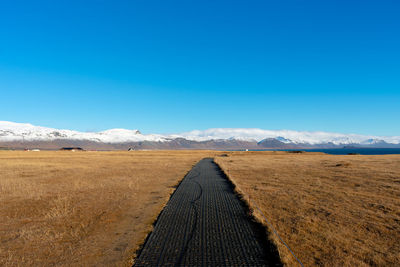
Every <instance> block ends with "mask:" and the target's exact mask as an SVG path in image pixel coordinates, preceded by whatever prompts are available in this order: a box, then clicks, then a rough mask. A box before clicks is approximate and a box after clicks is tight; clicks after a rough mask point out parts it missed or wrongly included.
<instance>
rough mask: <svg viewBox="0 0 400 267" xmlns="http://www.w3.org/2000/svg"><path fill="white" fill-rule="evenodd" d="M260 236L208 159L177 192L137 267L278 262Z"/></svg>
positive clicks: (266, 264) (240, 264)
mask: <svg viewBox="0 0 400 267" xmlns="http://www.w3.org/2000/svg"><path fill="white" fill-rule="evenodd" d="M264 238H265V237H264ZM259 240H260V239H259V236H257V234H256V226H255V224H254V223H252V222H251V221H250V219H249V218H248V216H246V209H245V208H244V206H243V204H242V203H241V201H240V200H239V199H238V198H237V196H236V195H235V194H234V192H233V189H232V186H231V184H230V183H229V182H228V181H227V179H226V178H225V177H224V175H223V174H222V172H221V170H220V168H219V167H218V166H217V165H216V164H215V163H214V162H213V160H212V159H209V158H207V159H203V160H201V161H200V162H199V163H198V164H197V165H196V166H195V167H193V169H192V170H191V171H190V172H189V173H188V174H187V175H186V177H185V178H184V179H183V181H182V182H181V184H180V185H179V186H178V188H177V189H176V191H175V193H174V194H173V195H172V196H171V199H170V200H169V202H168V204H167V206H166V207H165V208H164V210H163V211H162V213H161V214H160V216H159V218H158V220H157V223H156V225H155V227H154V231H153V232H152V233H151V234H150V236H149V238H148V239H147V241H146V243H145V245H144V247H143V249H142V251H141V252H140V255H139V257H138V258H137V259H136V263H135V265H134V266H274V265H276V262H278V261H279V259H277V258H276V257H277V256H276V254H273V253H269V252H268V249H269V248H268V245H266V244H265V243H264V244H263V243H262V242H260V241H259ZM264 240H265V239H264ZM269 254H271V255H273V256H272V257H271V256H269ZM268 262H269V264H268ZM271 262H274V263H271Z"/></svg>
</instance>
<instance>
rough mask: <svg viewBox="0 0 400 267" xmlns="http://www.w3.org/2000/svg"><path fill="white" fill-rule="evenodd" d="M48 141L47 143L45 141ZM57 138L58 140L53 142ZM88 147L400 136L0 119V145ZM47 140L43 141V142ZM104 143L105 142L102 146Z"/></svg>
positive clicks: (346, 141)
mask: <svg viewBox="0 0 400 267" xmlns="http://www.w3.org/2000/svg"><path fill="white" fill-rule="evenodd" d="M49 142H52V143H51V144H52V145H51V146H50V145H48V144H49ZM57 142H58V143H57ZM88 143H90V146H91V147H104V148H113V149H117V148H121V149H122V148H124V146H122V145H121V144H129V145H135V146H140V147H142V148H170V149H178V148H220V149H224V148H254V149H256V148H266V147H271V148H272V147H273V148H279V147H282V148H288V147H304V148H305V147H318V146H320V147H335V146H346V145H350V146H354V145H356V146H375V147H378V146H381V147H388V146H396V147H400V136H367V135H357V134H340V133H329V132H306V131H291V130H262V129H241V128H215V129H208V130H203V131H200V130H194V131H191V132H185V133H180V134H169V135H161V134H142V133H141V132H140V131H138V130H126V129H111V130H106V131H102V132H79V131H72V130H59V129H54V128H47V127H40V126H34V125H32V124H29V123H15V122H7V121H0V145H1V146H4V145H5V144H6V145H7V144H12V145H13V146H14V147H23V146H26V145H27V144H35V145H37V146H42V145H43V146H44V147H47V148H48V147H51V148H56V147H57V145H61V144H62V145H67V144H80V145H85V144H86V145H87V144H88ZM45 144H47V145H45ZM105 144H108V146H105Z"/></svg>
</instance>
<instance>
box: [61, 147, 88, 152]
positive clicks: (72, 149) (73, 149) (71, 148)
mask: <svg viewBox="0 0 400 267" xmlns="http://www.w3.org/2000/svg"><path fill="white" fill-rule="evenodd" d="M60 150H65V151H76V150H78V151H84V149H83V148H81V147H62V148H61V149H60Z"/></svg>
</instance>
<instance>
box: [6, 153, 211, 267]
mask: <svg viewBox="0 0 400 267" xmlns="http://www.w3.org/2000/svg"><path fill="white" fill-rule="evenodd" d="M212 154H213V153H212V152H206V151H179V152H173V151H164V152H163V151H158V152H151V151H148V152H144V151H138V152H75V153H73V152H61V151H57V152H43V151H42V152H5V151H0V170H1V172H0V203H1V205H0V218H1V220H0V266H32V265H35V266H55V265H57V266H94V265H96V266H105V265H107V266H130V265H131V264H132V261H133V258H134V252H135V251H136V250H137V248H138V246H139V245H140V243H142V242H143V241H144V238H145V237H146V235H147V233H148V232H149V231H151V229H152V223H153V222H154V220H155V219H156V217H157V215H158V214H159V212H160V211H161V209H162V207H163V205H165V203H166V202H167V200H168V198H169V195H170V194H171V193H172V192H173V190H174V186H175V185H177V184H178V182H179V181H180V180H181V179H182V178H183V177H184V175H185V174H186V173H187V172H188V171H189V170H190V169H191V167H192V166H193V165H194V164H195V163H196V162H197V161H198V160H200V159H201V158H203V157H205V156H210V155H212Z"/></svg>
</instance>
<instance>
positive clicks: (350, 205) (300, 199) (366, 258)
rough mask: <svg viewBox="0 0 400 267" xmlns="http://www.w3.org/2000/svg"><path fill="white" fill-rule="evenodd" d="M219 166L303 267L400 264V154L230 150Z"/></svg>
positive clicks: (288, 258) (282, 250) (285, 255)
mask: <svg viewBox="0 0 400 267" xmlns="http://www.w3.org/2000/svg"><path fill="white" fill-rule="evenodd" d="M216 162H217V163H218V164H219V165H220V166H221V167H222V169H223V170H224V171H225V173H226V174H227V175H228V176H229V177H230V179H231V180H232V181H233V182H234V183H235V185H236V186H237V188H238V190H239V191H241V192H242V193H243V194H244V197H245V198H246V197H247V195H248V196H250V203H256V205H257V206H259V207H260V209H261V210H262V212H263V213H264V214H265V215H266V216H267V217H268V219H269V220H270V222H271V223H272V225H274V227H275V228H276V229H277V231H278V233H279V234H280V235H281V237H282V238H283V240H284V241H286V242H287V243H288V244H289V246H290V247H291V248H292V249H293V251H294V252H295V254H296V255H297V257H298V258H300V260H301V261H302V262H303V264H304V265H305V266H399V265H400V242H399V240H400V156H399V155H385V156H360V155H352V156H349V155H345V156H336V155H325V154H318V153H302V154H291V153H286V152H232V153H229V157H217V158H216ZM247 198H248V197H247ZM253 208H254V207H253ZM254 210H256V209H254ZM254 214H255V216H257V217H258V218H260V220H261V216H260V214H257V211H255V212H254ZM271 238H272V239H273V240H274V242H275V243H276V244H277V246H278V249H279V252H280V255H281V257H282V260H283V261H284V262H285V263H286V264H287V265H288V266H295V265H296V261H295V259H294V258H293V257H292V256H291V254H290V252H289V251H288V250H287V249H286V248H285V247H284V246H283V245H282V244H281V243H280V242H279V241H278V240H277V238H276V236H274V235H271Z"/></svg>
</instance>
